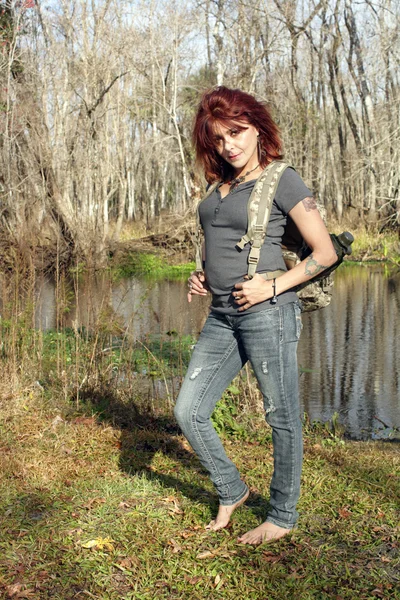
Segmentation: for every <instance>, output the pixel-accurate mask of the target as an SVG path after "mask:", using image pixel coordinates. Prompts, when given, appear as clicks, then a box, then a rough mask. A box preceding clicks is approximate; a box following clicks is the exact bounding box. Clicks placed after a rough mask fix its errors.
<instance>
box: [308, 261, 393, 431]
mask: <svg viewBox="0 0 400 600" xmlns="http://www.w3.org/2000/svg"><path fill="white" fill-rule="evenodd" d="M399 308H400V275H399V273H397V274H395V275H393V276H386V275H385V271H384V269H382V268H377V267H368V268H366V267H346V268H342V269H340V270H339V272H338V274H337V277H336V281H335V291H334V298H333V300H332V304H331V306H329V307H328V308H326V309H324V310H322V311H318V312H316V313H312V314H306V315H304V316H303V323H304V332H303V337H302V340H301V344H300V349H299V362H300V364H301V366H302V367H304V368H305V369H308V368H309V369H310V370H311V372H305V373H303V374H302V376H301V392H302V398H303V402H304V408H305V410H306V411H307V413H308V414H309V416H310V418H311V419H321V420H327V419H329V418H330V417H331V416H332V413H333V412H335V411H336V412H338V413H339V415H340V421H341V422H342V423H344V424H345V425H346V430H347V432H348V433H349V434H350V435H351V436H354V437H366V436H370V435H371V432H373V431H374V430H375V429H376V428H385V427H384V426H385V425H387V426H388V428H392V427H396V426H397V427H399V426H400V385H399V380H400V361H399V355H400V336H399V319H398V315H399Z"/></svg>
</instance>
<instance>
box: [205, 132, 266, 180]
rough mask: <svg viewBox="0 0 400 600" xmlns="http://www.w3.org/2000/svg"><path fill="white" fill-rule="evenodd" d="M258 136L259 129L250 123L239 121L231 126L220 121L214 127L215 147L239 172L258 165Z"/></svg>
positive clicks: (236, 171) (236, 172) (237, 172)
mask: <svg viewBox="0 0 400 600" xmlns="http://www.w3.org/2000/svg"><path fill="white" fill-rule="evenodd" d="M257 136H258V131H257V129H256V128H255V127H253V125H250V124H249V123H244V122H243V121H237V122H236V123H233V124H231V125H229V126H225V125H222V124H221V123H218V124H217V125H216V126H215V127H214V140H215V149H216V151H217V152H218V154H219V155H220V156H221V157H222V158H223V159H224V160H225V161H226V162H227V163H228V164H230V165H231V166H232V167H233V168H234V170H235V174H239V173H241V172H242V171H244V170H250V169H253V168H254V167H256V166H257V165H258V162H259V161H258V152H257Z"/></svg>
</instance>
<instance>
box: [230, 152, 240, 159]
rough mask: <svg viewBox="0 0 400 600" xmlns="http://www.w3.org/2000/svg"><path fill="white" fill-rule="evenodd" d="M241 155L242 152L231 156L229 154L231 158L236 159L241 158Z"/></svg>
mask: <svg viewBox="0 0 400 600" xmlns="http://www.w3.org/2000/svg"><path fill="white" fill-rule="evenodd" d="M239 156H240V152H239V153H238V154H231V155H230V156H228V158H229V160H236V158H239Z"/></svg>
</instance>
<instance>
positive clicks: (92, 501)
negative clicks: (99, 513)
mask: <svg viewBox="0 0 400 600" xmlns="http://www.w3.org/2000/svg"><path fill="white" fill-rule="evenodd" d="M105 501H106V499H105V498H90V500H89V501H88V502H86V504H84V505H83V508H87V509H88V510H89V509H91V508H92V506H94V505H96V504H104V503H105Z"/></svg>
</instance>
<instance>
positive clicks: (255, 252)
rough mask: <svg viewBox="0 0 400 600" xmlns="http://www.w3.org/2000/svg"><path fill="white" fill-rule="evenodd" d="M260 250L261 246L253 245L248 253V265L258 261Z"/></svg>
mask: <svg viewBox="0 0 400 600" xmlns="http://www.w3.org/2000/svg"><path fill="white" fill-rule="evenodd" d="M260 252H261V248H254V246H253V247H252V249H251V250H250V253H249V259H248V263H249V265H256V264H257V263H258V261H259V260H260Z"/></svg>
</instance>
